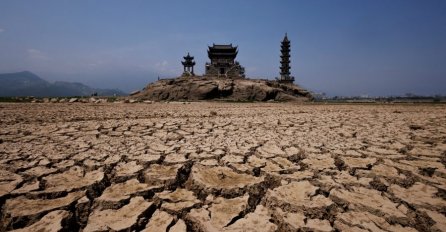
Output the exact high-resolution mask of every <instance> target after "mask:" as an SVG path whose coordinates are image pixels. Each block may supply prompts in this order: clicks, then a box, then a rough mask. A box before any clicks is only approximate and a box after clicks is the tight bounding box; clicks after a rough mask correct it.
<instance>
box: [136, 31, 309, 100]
mask: <svg viewBox="0 0 446 232" xmlns="http://www.w3.org/2000/svg"><path fill="white" fill-rule="evenodd" d="M280 51H281V56H280V57H281V61H280V63H281V66H280V77H278V78H276V80H267V79H249V78H246V75H245V68H244V67H243V66H241V65H240V63H239V62H238V61H236V60H235V58H236V56H237V54H238V49H237V46H233V45H232V44H222V45H219V44H213V46H209V47H208V51H207V53H208V57H209V59H210V62H208V63H206V64H205V74H204V75H203V76H197V75H195V72H194V66H195V61H194V57H193V56H191V55H190V54H189V53H188V54H187V56H184V57H183V58H184V61H182V62H181V63H182V65H183V67H184V71H183V74H182V75H181V76H180V77H178V78H172V79H162V80H158V81H157V82H155V83H151V84H149V85H147V86H146V87H145V88H144V89H143V90H142V91H137V92H135V93H134V94H132V96H131V97H133V98H137V99H139V100H152V101H166V100H167V101H179V100H227V101H270V100H274V101H309V100H312V98H313V97H312V96H311V94H310V92H309V91H307V90H305V89H304V88H302V87H300V86H298V85H295V84H294V83H293V82H294V77H293V76H291V73H290V69H291V67H290V51H291V50H290V40H289V39H288V36H287V35H285V37H284V38H283V40H282V43H281V50H280Z"/></svg>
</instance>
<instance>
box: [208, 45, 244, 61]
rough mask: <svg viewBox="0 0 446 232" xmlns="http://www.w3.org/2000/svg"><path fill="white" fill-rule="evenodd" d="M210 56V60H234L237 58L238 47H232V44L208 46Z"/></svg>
mask: <svg viewBox="0 0 446 232" xmlns="http://www.w3.org/2000/svg"><path fill="white" fill-rule="evenodd" d="M208 48H209V50H208V56H209V59H212V58H216V57H230V58H234V59H235V57H236V56H237V53H238V51H237V46H235V47H234V46H232V44H212V47H211V46H208Z"/></svg>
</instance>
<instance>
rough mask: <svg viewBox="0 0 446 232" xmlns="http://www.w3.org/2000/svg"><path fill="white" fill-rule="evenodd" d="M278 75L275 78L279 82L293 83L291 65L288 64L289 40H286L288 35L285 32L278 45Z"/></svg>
mask: <svg viewBox="0 0 446 232" xmlns="http://www.w3.org/2000/svg"><path fill="white" fill-rule="evenodd" d="M280 48H281V49H280V52H281V55H280V58H281V61H280V77H278V78H276V79H277V81H278V82H280V83H293V82H294V77H293V76H291V72H290V69H291V66H290V51H291V49H290V41H289V40H288V36H287V34H286V33H285V37H284V38H283V40H282V44H281V46H280Z"/></svg>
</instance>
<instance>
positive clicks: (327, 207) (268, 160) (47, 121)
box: [0, 103, 446, 232]
mask: <svg viewBox="0 0 446 232" xmlns="http://www.w3.org/2000/svg"><path fill="white" fill-rule="evenodd" d="M0 125H1V128H0V156H1V159H0V206H1V212H0V231H12V230H14V231H202V232H206V231H446V167H445V165H446V107H445V106H442V105H316V104H277V103H271V104H269V103H262V104H259V103H252V104H251V103H249V104H248V103H243V104H242V103H238V104H237V103H187V104H183V103H154V104H139V103H138V104H123V103H121V104H118V103H109V104H82V103H73V104H69V103H56V104H45V103H44V104H0Z"/></svg>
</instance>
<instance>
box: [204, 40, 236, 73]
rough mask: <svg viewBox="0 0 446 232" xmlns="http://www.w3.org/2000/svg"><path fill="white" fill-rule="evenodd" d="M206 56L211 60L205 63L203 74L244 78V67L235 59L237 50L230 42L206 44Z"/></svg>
mask: <svg viewBox="0 0 446 232" xmlns="http://www.w3.org/2000/svg"><path fill="white" fill-rule="evenodd" d="M208 48H209V49H208V57H209V59H210V60H211V62H210V63H209V62H207V63H206V67H205V70H206V71H205V75H206V76H217V77H229V78H244V77H245V68H244V67H243V66H241V65H240V64H239V62H237V61H235V57H236V56H237V53H238V50H237V46H235V47H234V46H232V44H224V45H218V44H213V45H212V47H210V46H208Z"/></svg>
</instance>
